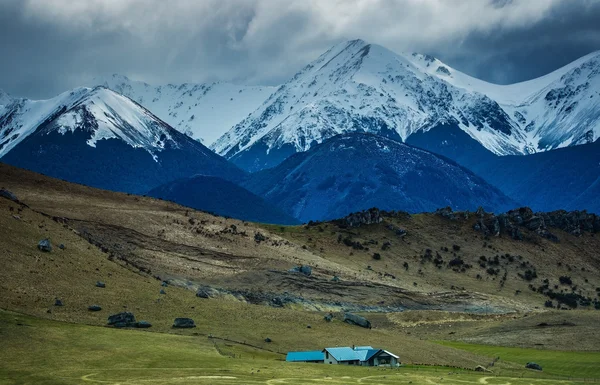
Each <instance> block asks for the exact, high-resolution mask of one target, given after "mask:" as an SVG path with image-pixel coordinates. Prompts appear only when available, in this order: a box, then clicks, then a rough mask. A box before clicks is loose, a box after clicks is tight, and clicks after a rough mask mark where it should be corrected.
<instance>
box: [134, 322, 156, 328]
mask: <svg viewBox="0 0 600 385" xmlns="http://www.w3.org/2000/svg"><path fill="white" fill-rule="evenodd" d="M134 327H136V328H138V329H147V328H149V327H152V324H151V323H150V322H148V321H138V322H136V323H135V325H134Z"/></svg>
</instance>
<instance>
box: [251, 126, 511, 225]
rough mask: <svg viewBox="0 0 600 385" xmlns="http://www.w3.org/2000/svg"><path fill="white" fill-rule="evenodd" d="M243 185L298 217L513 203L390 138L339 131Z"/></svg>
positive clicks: (498, 207) (461, 171)
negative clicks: (338, 133) (340, 133)
mask: <svg viewBox="0 0 600 385" xmlns="http://www.w3.org/2000/svg"><path fill="white" fill-rule="evenodd" d="M245 186H246V188H248V189H249V190H250V191H253V192H254V193H256V194H259V195H262V196H263V197H265V199H267V201H270V202H272V203H273V204H276V205H278V206H279V207H281V208H282V209H284V210H286V212H287V213H288V214H290V215H293V216H294V217H296V218H298V219H300V220H301V221H303V222H307V221H309V220H327V219H333V218H340V217H343V216H345V215H347V214H349V213H351V212H355V211H360V210H364V209H368V208H371V207H378V208H380V209H384V210H405V211H409V212H413V213H414V212H423V211H433V210H435V209H437V208H440V207H445V206H451V207H453V208H455V209H463V210H472V211H475V210H477V208H478V207H479V206H483V207H484V208H486V210H497V211H503V210H507V209H509V208H514V207H517V206H518V204H517V203H516V202H515V201H513V200H511V199H510V198H508V197H506V196H505V195H504V194H503V193H502V192H500V191H499V190H498V189H496V188H495V187H493V186H491V185H489V184H488V183H487V182H485V181H484V180H483V179H482V178H480V177H479V176H476V175H475V174H473V173H472V172H471V171H469V170H467V169H465V168H463V167H461V166H459V165H458V164H456V163H454V162H452V161H450V160H448V159H446V158H443V157H440V156H438V155H435V154H433V153H431V152H428V151H425V150H422V149H419V148H416V147H412V146H409V145H406V144H404V143H400V142H398V141H396V140H392V139H389V138H385V137H381V136H377V135H371V134H364V133H349V134H343V135H337V136H335V137H333V138H331V139H328V140H326V141H324V142H323V143H321V144H318V145H315V146H314V147H313V148H311V149H310V150H309V151H307V152H303V153H298V154H295V155H293V156H291V157H289V158H288V159H286V160H285V161H283V162H282V163H281V164H279V165H278V166H276V167H274V168H272V169H268V170H263V171H261V172H257V173H254V174H251V175H250V177H249V179H248V180H247V181H246V182H245Z"/></svg>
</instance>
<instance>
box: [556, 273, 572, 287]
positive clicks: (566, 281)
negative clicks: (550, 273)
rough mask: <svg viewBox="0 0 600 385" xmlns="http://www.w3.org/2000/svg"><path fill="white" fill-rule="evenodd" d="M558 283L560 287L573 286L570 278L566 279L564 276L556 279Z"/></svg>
mask: <svg viewBox="0 0 600 385" xmlns="http://www.w3.org/2000/svg"><path fill="white" fill-rule="evenodd" d="M558 281H559V282H560V284H561V285H572V284H573V280H571V277H568V276H566V275H561V276H560V278H558Z"/></svg>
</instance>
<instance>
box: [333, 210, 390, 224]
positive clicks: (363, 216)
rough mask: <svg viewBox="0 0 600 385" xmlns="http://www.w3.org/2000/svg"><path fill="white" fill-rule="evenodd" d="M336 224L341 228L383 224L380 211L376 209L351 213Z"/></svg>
mask: <svg viewBox="0 0 600 385" xmlns="http://www.w3.org/2000/svg"><path fill="white" fill-rule="evenodd" d="M338 222H340V224H341V225H342V226H343V227H359V226H361V225H372V224H376V223H381V222H383V217H382V215H381V211H380V210H379V209H378V208H375V207H374V208H372V209H369V210H364V211H360V212H357V213H352V214H350V215H348V216H346V217H345V218H342V219H340V220H339V221H338Z"/></svg>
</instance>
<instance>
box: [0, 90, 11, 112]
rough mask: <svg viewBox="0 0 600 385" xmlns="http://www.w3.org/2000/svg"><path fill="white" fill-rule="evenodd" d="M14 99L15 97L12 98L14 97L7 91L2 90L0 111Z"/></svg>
mask: <svg viewBox="0 0 600 385" xmlns="http://www.w3.org/2000/svg"><path fill="white" fill-rule="evenodd" d="M12 100H13V99H12V97H11V96H10V95H9V94H7V93H6V92H4V91H2V90H0V111H2V108H3V107H4V106H6V105H7V104H9V103H10V102H11V101H12ZM0 113H1V112H0Z"/></svg>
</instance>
